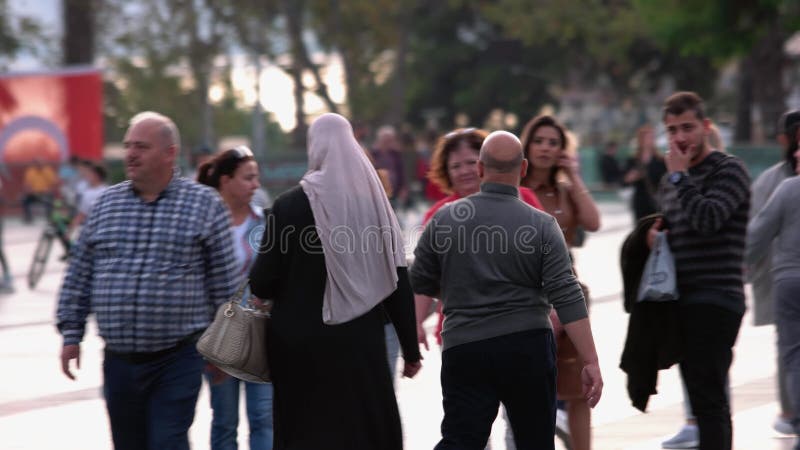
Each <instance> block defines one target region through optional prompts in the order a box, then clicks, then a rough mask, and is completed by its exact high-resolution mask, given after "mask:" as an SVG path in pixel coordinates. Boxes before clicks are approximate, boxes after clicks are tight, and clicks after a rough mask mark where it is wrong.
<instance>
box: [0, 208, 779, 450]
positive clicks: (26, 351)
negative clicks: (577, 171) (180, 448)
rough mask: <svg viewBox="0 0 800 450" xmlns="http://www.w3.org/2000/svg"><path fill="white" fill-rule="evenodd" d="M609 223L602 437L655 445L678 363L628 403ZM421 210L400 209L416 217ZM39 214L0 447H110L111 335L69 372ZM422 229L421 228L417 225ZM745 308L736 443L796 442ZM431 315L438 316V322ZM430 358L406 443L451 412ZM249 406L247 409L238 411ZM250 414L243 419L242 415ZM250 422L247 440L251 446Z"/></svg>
mask: <svg viewBox="0 0 800 450" xmlns="http://www.w3.org/2000/svg"><path fill="white" fill-rule="evenodd" d="M601 211H602V214H603V228H602V229H601V231H599V232H598V233H594V234H591V235H590V236H589V239H588V240H587V242H586V245H585V246H584V247H583V248H581V249H577V250H576V252H575V253H576V257H577V261H578V271H579V273H580V276H581V279H582V280H583V281H584V282H585V283H586V284H588V285H589V287H590V288H591V292H592V297H593V299H594V300H593V304H592V308H591V318H592V326H593V329H594V335H595V340H596V342H597V347H598V353H599V356H600V362H601V368H602V370H603V375H604V379H605V391H604V395H603V399H602V400H601V402H600V404H599V405H598V406H597V408H596V409H595V410H594V415H593V433H594V448H595V449H599V450H606V449H626V450H634V449H637V450H638V449H641V450H650V449H659V448H661V447H660V442H661V441H662V440H664V439H666V438H667V437H669V436H671V435H672V434H673V433H674V432H676V431H677V430H678V428H679V427H680V426H681V424H682V421H683V418H682V414H683V413H682V406H681V399H682V394H681V387H680V382H679V378H678V373H677V369H676V368H673V369H670V370H668V371H662V372H661V373H660V378H659V394H658V395H657V396H654V397H652V398H651V400H650V405H649V411H648V413H647V414H642V413H640V412H639V411H637V410H635V409H634V408H633V407H631V406H630V401H629V399H628V396H627V393H626V391H625V382H626V379H625V374H624V373H623V372H622V371H621V370H619V368H618V365H619V358H620V354H621V352H622V346H623V342H624V339H625V332H626V327H627V320H628V316H627V314H625V312H624V311H623V309H622V302H621V300H620V296H621V277H620V274H619V247H620V244H621V242H622V240H623V239H624V237H625V235H626V234H627V232H628V231H629V230H630V227H631V219H630V214H629V213H628V212H627V210H626V208H625V206H624V205H622V204H621V203H616V202H608V203H602V204H601ZM419 218H420V214H419V212H409V213H407V214H404V216H403V217H402V219H403V222H404V223H405V225H406V226H407V228H409V229H410V228H412V227H413V225H414V224H415V223H416V222H417V221H418V220H419ZM42 226H43V225H42V222H38V223H36V224H34V225H31V226H25V225H22V223H21V222H19V221H18V220H16V219H14V218H11V219H8V220H7V221H6V226H5V230H4V237H3V238H4V241H5V251H6V255H7V256H8V257H9V259H10V262H11V266H12V271H13V273H14V276H15V288H16V292H14V293H13V294H0V367H2V370H1V372H0V373H2V383H1V384H0V449H3V450H11V449H55V448H58V449H60V450H94V449H108V448H111V442H110V434H109V429H108V420H107V417H106V413H105V407H104V404H103V400H102V398H101V384H102V380H101V361H102V358H101V350H102V342H101V341H100V339H99V338H98V337H97V335H96V331H95V328H94V327H93V326H92V327H91V328H90V329H89V330H88V331H87V335H86V339H85V341H84V343H83V346H82V365H81V369H80V371H79V372H78V379H77V380H76V381H70V380H68V379H67V378H66V377H64V376H63V375H62V373H61V371H60V368H59V360H58V354H59V348H60V345H61V340H60V337H59V335H58V334H57V332H56V329H55V327H54V324H53V313H54V310H55V301H56V296H57V293H58V289H59V286H60V283H61V280H62V277H63V272H64V269H65V264H64V263H62V262H59V261H58V256H60V255H61V253H62V252H61V250H60V248H55V249H54V252H53V254H52V255H51V259H50V261H49V263H48V269H47V272H46V273H45V275H44V277H43V278H42V281H41V282H40V284H39V286H38V287H37V288H36V289H35V290H29V289H28V287H27V283H26V281H25V274H26V273H27V269H28V266H29V264H30V261H31V256H32V253H33V249H34V246H35V243H36V240H37V239H38V237H39V234H40V232H41V227H42ZM411 235H413V233H412V234H411ZM751 323H752V320H751V317H750V314H748V315H747V316H745V319H744V322H743V326H742V330H741V332H740V334H739V340H738V343H737V346H736V349H735V360H734V363H733V367H732V369H731V389H732V395H733V411H734V433H735V445H734V448H736V449H747V450H750V449H752V450H779V449H791V448H792V443H793V438H791V437H785V436H781V435H778V434H777V433H776V432H774V431H773V430H772V428H771V424H772V421H773V419H774V418H775V415H776V413H777V411H778V405H777V402H776V386H775V384H776V383H775V366H776V364H775V357H776V354H775V331H774V327H772V326H765V327H758V328H756V327H753V326H752V325H751ZM429 325H432V324H430V323H429ZM424 357H425V360H424V361H423V364H424V367H423V369H422V371H421V372H420V373H419V375H418V376H417V377H416V378H415V379H413V380H406V379H401V380H399V381H398V383H397V396H398V402H399V404H400V410H401V414H402V418H403V429H404V432H405V440H406V446H405V447H406V448H407V449H410V450H417V449H431V448H433V446H434V445H435V444H436V442H437V441H438V439H439V436H440V435H439V423H440V420H441V416H442V411H441V393H440V387H439V367H440V357H439V350H438V349H431V351H429V352H424ZM241 417H242V418H244V417H245V415H244V414H242V415H241ZM210 420H211V411H210V408H209V406H208V390H207V388H205V387H204V388H203V390H202V393H201V397H200V400H199V402H198V406H197V413H196V416H195V421H194V425H193V427H192V429H191V440H192V444H193V448H197V449H204V448H208V436H209V424H210ZM244 422H246V421H244ZM504 428H505V427H504V424H503V422H502V420H498V421H497V422H496V423H495V426H494V431H493V435H492V439H491V440H492V448H493V449H496V450H497V449H504V448H505V446H504V444H503V433H504ZM246 433H247V426H246V423H242V424H241V425H240V438H239V442H240V445H241V448H246V447H247V443H246V442H247V441H246Z"/></svg>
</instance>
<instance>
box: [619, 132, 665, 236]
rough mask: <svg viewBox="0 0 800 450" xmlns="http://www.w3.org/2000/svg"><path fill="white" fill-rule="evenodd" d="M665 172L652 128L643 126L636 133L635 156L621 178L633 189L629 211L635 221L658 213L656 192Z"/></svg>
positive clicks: (629, 161)
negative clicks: (631, 211) (630, 210)
mask: <svg viewBox="0 0 800 450" xmlns="http://www.w3.org/2000/svg"><path fill="white" fill-rule="evenodd" d="M666 172H667V166H666V165H665V164H664V157H663V156H662V155H661V153H659V151H658V148H657V147H656V141H655V132H654V130H653V127H652V126H650V125H643V126H642V127H640V128H639V130H638V131H637V132H636V154H635V155H634V156H633V158H630V159H629V160H628V163H627V166H626V168H625V177H624V178H623V181H624V184H625V185H626V186H632V187H633V197H632V198H631V209H632V210H633V215H634V219H635V220H636V221H638V220H639V219H641V218H642V217H644V216H647V215H650V214H653V213H655V212H658V210H659V206H658V200H657V199H656V192H658V183H659V182H660V181H661V178H662V177H663V176H664V174H665V173H666Z"/></svg>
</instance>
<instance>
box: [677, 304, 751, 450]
mask: <svg viewBox="0 0 800 450" xmlns="http://www.w3.org/2000/svg"><path fill="white" fill-rule="evenodd" d="M741 323H742V316H741V315H740V314H737V313H734V312H733V311H729V310H727V309H724V308H721V307H719V306H714V305H703V304H690V305H682V306H681V331H682V334H683V339H684V344H685V350H684V359H683V361H682V362H681V364H680V368H681V376H682V377H683V381H684V382H685V383H686V389H687V390H688V391H689V402H690V404H691V405H692V411H693V412H694V415H695V416H696V417H697V426H698V428H699V430H700V449H702V450H730V449H731V445H732V440H733V428H732V426H731V411H730V402H729V399H728V396H727V395H726V393H725V385H726V381H727V379H728V369H730V367H731V361H732V360H733V345H734V344H735V343H736V336H737V335H738V334H739V326H740V325H741Z"/></svg>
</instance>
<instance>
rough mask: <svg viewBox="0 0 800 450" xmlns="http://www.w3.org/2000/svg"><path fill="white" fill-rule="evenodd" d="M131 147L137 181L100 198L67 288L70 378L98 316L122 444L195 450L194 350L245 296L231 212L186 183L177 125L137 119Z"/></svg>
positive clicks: (197, 372)
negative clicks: (220, 315)
mask: <svg viewBox="0 0 800 450" xmlns="http://www.w3.org/2000/svg"><path fill="white" fill-rule="evenodd" d="M123 145H124V147H125V174H126V176H127V178H128V180H127V181H124V182H122V183H119V184H116V185H114V186H111V187H109V188H108V189H106V191H105V192H103V194H102V195H101V196H100V198H98V199H97V202H96V203H95V205H94V207H93V208H92V213H91V214H90V215H89V218H88V220H87V222H86V225H85V226H84V228H83V230H82V232H81V234H80V237H79V238H78V242H77V244H76V245H75V248H74V253H73V257H72V258H71V260H70V265H69V268H68V269H67V274H66V276H65V278H64V283H63V285H62V286H61V293H60V294H59V301H58V309H57V312H56V319H57V324H58V330H59V331H60V333H61V335H62V336H63V338H64V346H63V348H62V351H61V370H62V371H63V372H64V374H65V375H66V376H67V377H68V378H70V379H75V376H74V374H73V373H72V367H71V361H73V360H75V362H76V363H77V364H78V366H80V358H81V352H80V342H81V340H82V339H83V335H84V331H85V328H86V319H87V317H88V315H89V314H90V313H93V314H94V316H95V319H96V321H97V327H98V329H99V333H100V336H101V337H102V338H103V340H104V342H105V349H104V361H103V396H104V397H105V401H106V407H107V410H108V417H109V420H110V422H111V435H112V438H113V441H114V447H115V448H116V449H118V450H127V449H130V450H142V449H149V450H163V449H188V448H189V439H188V431H189V427H190V426H191V425H192V421H193V420H194V413H195V405H196V403H197V396H198V393H199V392H200V385H201V383H202V374H203V366H204V365H205V363H204V361H203V358H202V357H201V356H200V354H199V353H198V352H197V349H196V348H195V344H196V341H197V339H198V338H199V336H200V334H201V333H202V332H203V331H204V330H205V329H206V327H208V325H209V324H210V323H211V320H212V318H213V317H214V313H215V312H216V310H217V308H218V307H219V306H221V305H222V304H223V303H224V302H225V301H226V300H227V299H228V298H230V297H231V296H232V295H233V294H234V292H235V290H236V276H235V275H236V259H235V257H234V247H233V242H232V239H231V233H230V223H231V220H230V214H229V213H228V211H227V210H226V208H225V205H224V204H223V203H222V201H221V200H220V198H219V194H217V193H216V192H215V191H214V190H213V189H211V188H209V187H207V186H202V185H200V184H197V183H195V182H194V181H191V180H187V179H185V178H181V177H179V176H178V169H177V166H176V160H177V158H178V153H179V149H180V137H179V135H178V129H177V127H176V126H175V124H174V123H173V122H172V120H170V119H169V118H167V117H165V116H163V115H161V114H158V113H154V112H144V113H140V114H137V115H136V116H134V117H133V118H132V119H131V121H130V126H129V128H128V130H127V132H126V133H125V140H124V142H123ZM79 435H80V434H77V435H76V436H79Z"/></svg>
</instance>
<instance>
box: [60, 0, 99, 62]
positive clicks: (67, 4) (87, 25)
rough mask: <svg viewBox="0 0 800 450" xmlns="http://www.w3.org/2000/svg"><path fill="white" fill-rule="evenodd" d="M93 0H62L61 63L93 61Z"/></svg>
mask: <svg viewBox="0 0 800 450" xmlns="http://www.w3.org/2000/svg"><path fill="white" fill-rule="evenodd" d="M93 3H94V1H93V0H64V2H63V8H64V37H63V39H62V50H63V59H62V60H63V63H64V65H72V64H92V63H93V62H94V29H95V26H94V13H93V11H94V9H93V7H94V5H93Z"/></svg>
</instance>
